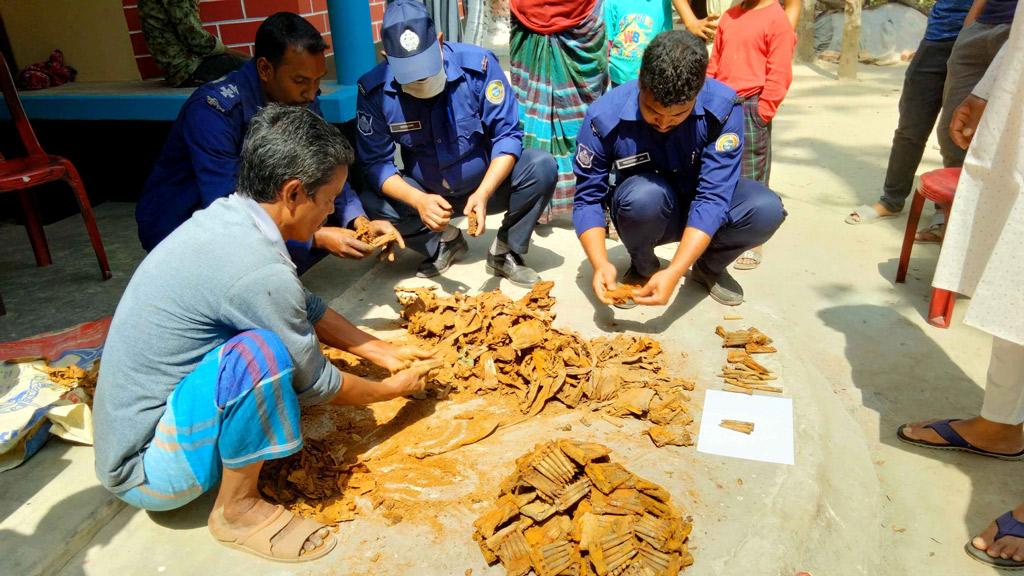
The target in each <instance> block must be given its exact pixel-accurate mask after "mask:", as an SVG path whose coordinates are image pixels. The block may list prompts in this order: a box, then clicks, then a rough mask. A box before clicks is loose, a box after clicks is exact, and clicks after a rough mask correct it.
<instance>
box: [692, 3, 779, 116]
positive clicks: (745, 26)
mask: <svg viewBox="0 0 1024 576" xmlns="http://www.w3.org/2000/svg"><path fill="white" fill-rule="evenodd" d="M795 49H796V32H795V31H794V30H793V26H792V25H790V23H789V20H788V19H787V18H786V12H785V11H784V10H783V9H782V6H781V5H780V4H779V3H778V2H772V3H771V4H769V5H768V6H765V7H763V8H758V9H756V10H744V9H743V7H742V5H740V6H734V7H732V8H730V9H729V10H726V12H725V14H722V18H721V19H720V20H719V23H718V32H716V33H715V44H714V47H713V49H712V52H711V60H710V61H709V62H708V76H710V77H711V78H715V79H717V80H719V81H721V82H724V83H725V84H726V85H728V86H729V87H730V88H732V89H733V90H735V91H736V93H737V94H739V95H740V96H742V97H744V98H746V97H749V96H753V95H755V94H758V95H760V96H759V98H760V103H759V104H758V106H757V110H758V112H759V113H760V114H761V119H762V120H764V121H765V122H771V120H772V118H774V117H775V112H776V111H777V110H778V108H779V105H780V104H782V99H783V98H785V97H786V92H787V91H788V90H789V85H790V84H791V83H792V82H793V64H792V62H793V51H794V50H795Z"/></svg>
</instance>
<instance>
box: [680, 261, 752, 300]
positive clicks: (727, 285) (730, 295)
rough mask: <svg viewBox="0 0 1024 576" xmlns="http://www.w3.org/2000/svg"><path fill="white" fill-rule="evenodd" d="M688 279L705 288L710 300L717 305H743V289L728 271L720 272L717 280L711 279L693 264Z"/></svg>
mask: <svg viewBox="0 0 1024 576" xmlns="http://www.w3.org/2000/svg"><path fill="white" fill-rule="evenodd" d="M690 279H692V280H693V281H694V282H697V283H698V284H700V285H701V286H703V287H705V288H707V289H708V294H710V295H711V299H712V300H714V301H715V302H718V303H719V304H724V305H726V306H739V305H740V304H742V303H743V287H742V286H740V283H739V282H737V281H736V279H735V278H733V277H732V276H731V275H730V274H729V271H728V270H722V273H721V274H719V275H718V277H717V278H712V277H711V276H710V275H709V274H708V273H707V272H705V271H704V270H703V269H701V267H700V264H694V265H693V270H691V271H690Z"/></svg>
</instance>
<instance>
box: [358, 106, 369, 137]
mask: <svg viewBox="0 0 1024 576" xmlns="http://www.w3.org/2000/svg"><path fill="white" fill-rule="evenodd" d="M356 128H358V129H359V133H360V134H362V135H363V136H372V135H373V118H372V117H371V116H370V115H369V114H367V113H366V112H360V113H359V114H356Z"/></svg>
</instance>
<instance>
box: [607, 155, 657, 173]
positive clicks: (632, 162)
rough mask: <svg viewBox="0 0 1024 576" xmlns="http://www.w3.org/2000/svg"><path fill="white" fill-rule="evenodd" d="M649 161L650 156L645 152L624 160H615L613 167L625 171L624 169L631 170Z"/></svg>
mask: <svg viewBox="0 0 1024 576" xmlns="http://www.w3.org/2000/svg"><path fill="white" fill-rule="evenodd" d="M650 161H651V155H650V154H648V153H647V152H642V153H640V154H637V155H636V156H629V157H626V158H621V159H619V160H616V161H615V167H616V168H618V169H619V170H625V169H626V168H632V167H633V166H637V165H639V164H643V163H645V162H650Z"/></svg>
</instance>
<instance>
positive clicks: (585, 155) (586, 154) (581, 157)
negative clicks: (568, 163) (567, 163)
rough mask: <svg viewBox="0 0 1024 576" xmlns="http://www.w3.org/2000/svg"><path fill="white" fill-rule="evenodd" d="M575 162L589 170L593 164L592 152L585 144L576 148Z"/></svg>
mask: <svg viewBox="0 0 1024 576" xmlns="http://www.w3.org/2000/svg"><path fill="white" fill-rule="evenodd" d="M576 162H577V163H579V165H580V166H582V167H584V168H590V167H591V166H592V165H593V164H594V151H593V150H591V149H590V148H588V147H587V145H586V144H579V145H577V146H576Z"/></svg>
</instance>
